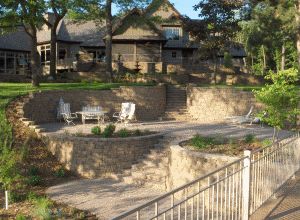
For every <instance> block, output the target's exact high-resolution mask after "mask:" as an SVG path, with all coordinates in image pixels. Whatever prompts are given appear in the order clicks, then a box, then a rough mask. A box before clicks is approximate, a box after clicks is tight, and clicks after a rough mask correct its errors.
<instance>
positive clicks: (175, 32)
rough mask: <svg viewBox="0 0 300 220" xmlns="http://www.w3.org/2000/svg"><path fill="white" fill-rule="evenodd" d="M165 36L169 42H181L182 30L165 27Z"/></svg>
mask: <svg viewBox="0 0 300 220" xmlns="http://www.w3.org/2000/svg"><path fill="white" fill-rule="evenodd" d="M164 34H165V37H166V38H167V40H179V39H180V36H181V28H179V27H164Z"/></svg>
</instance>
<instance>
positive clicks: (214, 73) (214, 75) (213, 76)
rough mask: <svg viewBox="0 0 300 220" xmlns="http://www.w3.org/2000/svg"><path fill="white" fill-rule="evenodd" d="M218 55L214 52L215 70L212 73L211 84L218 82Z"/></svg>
mask: <svg viewBox="0 0 300 220" xmlns="http://www.w3.org/2000/svg"><path fill="white" fill-rule="evenodd" d="M217 59H218V58H217V55H216V54H214V55H213V62H214V71H213V72H212V73H211V84H214V85H216V84H217V80H216V75H217V72H218V60H217Z"/></svg>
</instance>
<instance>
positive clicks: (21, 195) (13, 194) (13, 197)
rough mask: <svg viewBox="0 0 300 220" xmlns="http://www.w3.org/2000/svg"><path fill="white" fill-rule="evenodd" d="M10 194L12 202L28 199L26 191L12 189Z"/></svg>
mask: <svg viewBox="0 0 300 220" xmlns="http://www.w3.org/2000/svg"><path fill="white" fill-rule="evenodd" d="M8 195H9V198H8V199H9V201H10V202H12V203H16V202H21V201H24V200H26V194H24V193H18V192H14V191H10V193H9V194H8Z"/></svg>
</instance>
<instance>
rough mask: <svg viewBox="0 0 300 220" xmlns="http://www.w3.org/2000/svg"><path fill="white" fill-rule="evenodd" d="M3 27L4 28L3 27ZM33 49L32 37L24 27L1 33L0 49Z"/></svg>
mask: <svg viewBox="0 0 300 220" xmlns="http://www.w3.org/2000/svg"><path fill="white" fill-rule="evenodd" d="M2 29H3V28H2ZM1 49H2V50H14V51H28V52H30V51H31V39H30V37H29V36H28V35H27V33H26V32H25V30H24V28H23V27H21V26H20V27H18V28H17V30H15V31H12V32H8V33H6V34H4V35H0V50H1Z"/></svg>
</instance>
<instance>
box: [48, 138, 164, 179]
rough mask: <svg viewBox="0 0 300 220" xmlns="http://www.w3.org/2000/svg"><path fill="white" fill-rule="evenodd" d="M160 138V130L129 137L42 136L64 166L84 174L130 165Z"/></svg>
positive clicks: (96, 174) (95, 174)
mask: <svg viewBox="0 0 300 220" xmlns="http://www.w3.org/2000/svg"><path fill="white" fill-rule="evenodd" d="M160 138H162V136H161V135H160V134H154V135H148V136H141V137H129V138H84V137H74V136H67V135H51V136H50V135H47V136H45V137H44V139H45V140H46V142H47V145H48V148H49V150H50V151H51V153H52V154H53V155H54V156H56V157H57V159H58V161H59V162H60V163H62V164H64V165H65V168H66V169H68V170H71V171H73V172H75V173H77V174H79V175H81V176H84V177H87V178H94V177H100V176H105V175H109V174H117V173H121V172H122V171H124V170H125V169H129V168H131V166H132V165H133V164H135V163H136V162H137V161H138V160H139V159H142V158H143V157H144V156H145V154H147V153H149V152H150V149H151V148H153V147H154V146H155V144H157V143H158V142H159V139H160Z"/></svg>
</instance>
